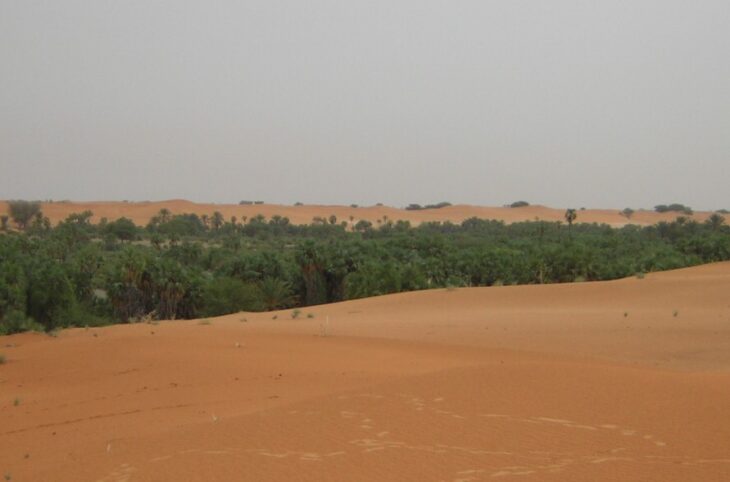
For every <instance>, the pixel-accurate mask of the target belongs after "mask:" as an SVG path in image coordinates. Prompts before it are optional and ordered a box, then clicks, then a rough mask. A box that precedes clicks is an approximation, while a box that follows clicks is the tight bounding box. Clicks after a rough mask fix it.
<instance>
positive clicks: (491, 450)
mask: <svg viewBox="0 0 730 482" xmlns="http://www.w3.org/2000/svg"><path fill="white" fill-rule="evenodd" d="M156 209H157V207H155V208H151V212H153V211H155V210H156ZM100 214H101V213H100ZM310 214H311V213H310ZM104 215H107V216H110V214H109V213H108V212H107V213H105V214H104ZM139 216H140V217H138V218H136V219H137V220H140V219H142V217H143V216H144V215H143V214H142V213H140V214H139ZM112 217H113V216H112ZM729 293H730V263H718V264H712V265H706V266H701V267H697V268H690V269H683V270H677V271H671V272H665V273H656V274H649V275H647V276H646V277H645V278H644V279H637V278H631V279H624V280H618V281H610V282H594V283H578V284H564V285H545V286H519V287H492V288H469V289H456V290H433V291H424V292H416V293H406V294H398V295H390V296H384V297H379V298H372V299H365V300H358V301H351V302H344V303H339V304H334V305H327V306H318V307H311V308H306V309H304V310H302V315H301V316H299V317H298V318H297V319H292V316H291V311H282V312H278V314H277V319H272V318H273V316H274V314H273V313H259V314H250V313H240V314H235V315H229V316H225V317H221V318H215V319H210V320H205V321H198V320H192V321H166V322H161V323H159V324H145V323H142V324H136V325H117V326H113V327H106V328H90V329H83V328H82V329H72V330H66V331H63V332H61V333H60V334H59V335H58V336H57V337H50V336H47V335H41V334H22V335H14V336H7V337H0V352H1V353H3V354H4V355H5V358H6V362H5V363H4V364H2V365H0V475H6V476H7V477H10V480H13V481H57V482H64V481H69V482H71V481H73V482H78V481H99V482H101V481H103V482H112V481H118V482H122V481H130V482H132V481H163V480H174V481H237V480H242V481H286V480H298V481H434V482H436V481H449V482H456V481H491V480H508V481H556V482H558V481H560V482H570V481H576V482H578V481H642V482H646V481H677V482H680V481H681V482H688V481H698V482H700V481H701V482H708V481H724V480H730V296H728V294H729ZM310 313H311V314H312V315H313V318H308V317H307V316H306V315H308V314H310Z"/></svg>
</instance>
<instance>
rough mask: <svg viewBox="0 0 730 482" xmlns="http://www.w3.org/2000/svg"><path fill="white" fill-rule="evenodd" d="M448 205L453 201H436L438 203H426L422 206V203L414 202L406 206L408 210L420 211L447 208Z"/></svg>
mask: <svg viewBox="0 0 730 482" xmlns="http://www.w3.org/2000/svg"><path fill="white" fill-rule="evenodd" d="M447 206H451V203H450V202H446V201H443V202H440V203H436V204H426V205H425V206H421V205H420V204H415V203H414V204H409V205H408V206H406V210H407V211H418V210H421V209H441V208H445V207H447Z"/></svg>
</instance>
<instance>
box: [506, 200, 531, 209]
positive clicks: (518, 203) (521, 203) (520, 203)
mask: <svg viewBox="0 0 730 482" xmlns="http://www.w3.org/2000/svg"><path fill="white" fill-rule="evenodd" d="M529 205H530V203H528V202H527V201H515V202H513V203H512V204H510V205H509V207H511V208H523V207H526V206H529Z"/></svg>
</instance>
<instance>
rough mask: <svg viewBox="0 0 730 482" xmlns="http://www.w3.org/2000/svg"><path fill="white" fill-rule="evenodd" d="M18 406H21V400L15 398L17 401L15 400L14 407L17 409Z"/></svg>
mask: <svg viewBox="0 0 730 482" xmlns="http://www.w3.org/2000/svg"><path fill="white" fill-rule="evenodd" d="M18 405H20V398H18V397H15V400H13V407H17V406H18Z"/></svg>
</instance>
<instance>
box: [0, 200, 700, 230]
mask: <svg viewBox="0 0 730 482" xmlns="http://www.w3.org/2000/svg"><path fill="white" fill-rule="evenodd" d="M41 209H42V211H43V213H44V215H46V216H47V217H48V218H49V219H50V221H51V223H53V224H54V225H55V224H57V223H58V222H60V221H63V220H64V219H66V218H67V217H68V216H69V215H71V214H74V213H80V212H83V211H86V210H89V211H92V212H93V213H94V217H93V218H92V221H93V222H98V221H99V220H100V219H101V218H107V219H108V220H110V221H112V220H115V219H118V218H120V217H127V218H129V219H131V220H132V221H134V222H135V223H136V224H138V225H140V226H144V225H146V224H147V223H148V222H149V220H150V219H151V218H152V217H153V216H155V215H156V214H157V213H159V211H160V210H161V209H168V210H169V211H170V212H171V213H173V214H183V213H195V214H197V215H199V216H202V215H208V216H210V215H212V214H213V213H214V212H215V211H219V212H220V213H221V214H223V216H224V218H225V219H226V220H230V218H231V216H235V217H236V218H237V220H238V222H241V221H242V220H243V219H244V218H246V219H251V218H253V217H255V216H257V215H259V214H260V215H262V216H264V217H266V219H271V218H272V217H273V216H275V215H279V216H283V217H287V218H289V220H290V221H291V222H292V223H294V224H310V223H311V222H312V220H313V219H314V218H315V217H320V218H326V219H328V218H329V217H330V216H331V215H335V216H336V217H337V220H338V221H339V222H342V221H347V222H348V223H350V224H354V223H357V222H358V221H360V220H366V221H370V222H371V223H373V225H374V226H376V227H377V225H378V223H383V222H387V221H388V220H390V221H393V222H395V221H398V220H404V221H409V222H411V223H412V224H414V225H417V224H420V223H422V222H428V221H441V222H445V221H451V222H453V223H460V222H462V221H464V220H465V219H469V218H472V217H477V218H480V219H495V220H500V221H504V222H507V223H512V222H520V221H536V220H541V221H564V215H565V209H560V208H549V207H545V206H539V205H534V206H527V207H521V208H509V207H486V206H472V205H454V206H448V207H445V208H441V209H427V210H418V211H409V210H405V209H398V208H393V207H389V206H367V207H366V206H363V207H358V208H352V207H349V206H325V205H309V204H308V205H303V206H287V205H280V204H256V205H238V204H203V203H193V202H190V201H185V200H179V199H178V200H169V201H156V202H120V201H103V202H51V203H49V202H44V203H42V206H41ZM7 210H8V207H7V201H0V213H7ZM619 211H620V209H615V210H611V209H586V210H580V211H578V219H577V222H579V223H599V224H601V223H605V224H609V225H611V226H616V227H619V226H624V225H626V224H636V225H652V224H656V223H658V222H660V221H673V220H675V219H676V218H677V217H678V216H680V215H681V214H678V213H657V212H654V211H648V210H637V211H636V212H635V213H634V214H633V215H632V216H631V218H630V219H627V218H626V217H625V216H622V215H621V214H620V213H619ZM711 214H712V213H710V212H696V213H694V214H693V215H692V216H689V217H690V218H691V219H694V220H697V221H704V220H705V219H707V218H708V217H709V216H710V215H711Z"/></svg>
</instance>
